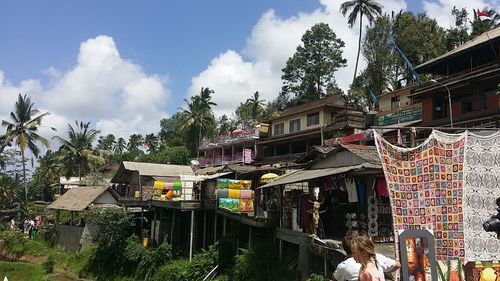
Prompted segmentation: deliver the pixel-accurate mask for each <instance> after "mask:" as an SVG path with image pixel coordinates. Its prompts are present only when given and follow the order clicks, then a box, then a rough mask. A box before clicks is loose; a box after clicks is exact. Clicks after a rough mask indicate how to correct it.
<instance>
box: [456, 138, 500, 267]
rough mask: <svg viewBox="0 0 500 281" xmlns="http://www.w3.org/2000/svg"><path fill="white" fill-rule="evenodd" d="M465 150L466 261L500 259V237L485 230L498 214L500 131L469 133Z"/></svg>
mask: <svg viewBox="0 0 500 281" xmlns="http://www.w3.org/2000/svg"><path fill="white" fill-rule="evenodd" d="M466 143H467V144H466V150H465V193H464V203H465V206H464V212H465V225H464V232H465V260H466V261H490V260H499V259H500V240H499V239H497V237H496V234H495V233H494V232H486V231H484V229H483V226H482V224H483V222H484V221H485V220H486V219H487V218H489V217H490V216H492V215H495V214H496V208H497V206H496V202H495V200H496V198H497V197H498V196H500V132H496V133H494V134H491V135H488V136H480V135H475V134H472V133H469V135H468V136H467V142H466Z"/></svg>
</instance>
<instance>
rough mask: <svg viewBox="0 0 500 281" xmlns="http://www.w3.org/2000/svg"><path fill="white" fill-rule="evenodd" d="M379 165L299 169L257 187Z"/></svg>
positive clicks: (300, 180) (303, 180)
mask: <svg viewBox="0 0 500 281" xmlns="http://www.w3.org/2000/svg"><path fill="white" fill-rule="evenodd" d="M381 168H382V166H381V165H374V164H371V163H365V164H361V165H355V166H347V167H339V168H326V169H311V170H300V171H297V172H294V173H291V174H285V175H283V176H281V177H279V178H277V179H276V180H274V181H272V182H270V183H268V184H265V185H263V186H261V187H258V188H267V187H273V186H278V185H285V184H292V183H297V182H305V181H308V180H311V179H316V178H322V177H326V176H331V175H336V174H342V173H346V172H351V171H355V170H362V169H381Z"/></svg>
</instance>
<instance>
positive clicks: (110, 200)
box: [92, 191, 118, 205]
mask: <svg viewBox="0 0 500 281" xmlns="http://www.w3.org/2000/svg"><path fill="white" fill-rule="evenodd" d="M92 203H94V204H95V205H99V204H117V203H118V201H117V200H116V199H115V197H113V195H111V192H109V191H106V192H104V193H103V194H101V195H100V196H99V197H97V199H96V200H94V202H92Z"/></svg>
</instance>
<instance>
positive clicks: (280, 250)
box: [278, 238, 283, 262]
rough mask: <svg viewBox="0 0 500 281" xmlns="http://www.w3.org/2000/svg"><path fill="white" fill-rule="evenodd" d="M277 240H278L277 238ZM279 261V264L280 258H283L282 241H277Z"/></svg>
mask: <svg viewBox="0 0 500 281" xmlns="http://www.w3.org/2000/svg"><path fill="white" fill-rule="evenodd" d="M278 239H279V238H278ZM279 241H280V242H279V257H278V259H279V261H280V262H281V260H282V258H283V240H281V239H279Z"/></svg>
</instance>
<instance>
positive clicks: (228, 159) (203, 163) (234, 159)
mask: <svg viewBox="0 0 500 281" xmlns="http://www.w3.org/2000/svg"><path fill="white" fill-rule="evenodd" d="M250 159H251V162H252V163H253V162H254V160H255V152H254V151H252V154H251V156H250ZM243 160H244V159H243V153H235V154H233V155H224V156H216V157H213V158H210V157H209V158H202V159H200V160H199V162H200V167H207V166H217V165H225V164H235V163H243V162H244V161H243Z"/></svg>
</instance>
